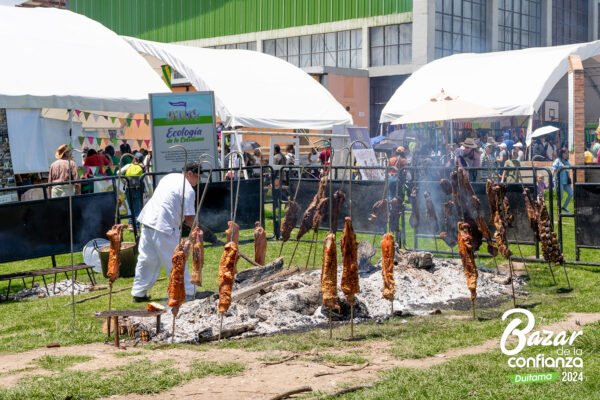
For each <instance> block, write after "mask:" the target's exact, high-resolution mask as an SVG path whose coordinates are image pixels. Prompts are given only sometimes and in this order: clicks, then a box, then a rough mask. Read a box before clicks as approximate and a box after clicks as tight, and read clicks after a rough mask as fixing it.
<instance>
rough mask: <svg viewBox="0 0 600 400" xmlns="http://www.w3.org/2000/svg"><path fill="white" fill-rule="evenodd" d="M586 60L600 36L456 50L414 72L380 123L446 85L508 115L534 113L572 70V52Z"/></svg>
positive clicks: (598, 48)
mask: <svg viewBox="0 0 600 400" xmlns="http://www.w3.org/2000/svg"><path fill="white" fill-rule="evenodd" d="M572 54H577V55H579V56H580V57H581V60H582V61H583V60H586V59H588V58H590V57H595V56H598V55H600V41H595V42H590V43H579V44H573V45H566V46H555V47H536V48H530V49H523V50H511V51H501V52H494V53H482V54H472V53H469V54H456V55H453V56H449V57H445V58H441V59H439V60H435V61H433V62H431V63H429V64H427V65H425V66H423V67H422V68H420V69H419V70H417V71H416V72H415V73H414V74H412V75H411V76H410V77H409V78H408V79H407V80H406V81H405V82H404V83H403V84H402V85H401V86H400V87H399V88H398V90H396V93H394V95H393V96H392V98H391V99H390V101H389V102H388V103H387V104H386V106H385V107H384V109H383V112H382V113H381V117H380V122H391V121H393V120H395V119H397V118H399V117H400V116H402V115H404V114H407V113H408V112H409V111H411V110H412V109H413V108H414V107H415V105H419V104H423V103H425V102H426V101H427V100H428V98H429V97H431V96H432V95H434V94H436V93H439V91H440V90H441V89H444V90H445V91H446V92H447V93H451V94H452V95H454V96H458V97H460V98H461V99H463V100H467V101H470V102H472V103H476V104H480V105H482V106H486V107H489V108H493V109H495V110H496V111H498V112H500V113H502V114H503V116H515V115H518V116H524V115H532V114H533V113H534V112H535V111H536V110H538V109H539V108H540V106H541V105H542V103H543V101H544V100H545V99H546V97H547V96H548V94H549V93H550V91H551V90H552V88H554V86H555V85H556V84H557V83H558V81H559V80H560V79H561V78H562V77H563V76H564V75H565V74H566V73H567V72H568V68H569V63H568V57H569V55H572Z"/></svg>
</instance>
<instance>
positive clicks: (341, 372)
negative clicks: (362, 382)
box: [314, 363, 369, 378]
mask: <svg viewBox="0 0 600 400" xmlns="http://www.w3.org/2000/svg"><path fill="white" fill-rule="evenodd" d="M368 366H369V363H364V364H363V365H361V366H360V367H356V368H350V369H345V370H343V371H336V372H317V373H316V374H315V375H314V376H315V378H318V377H319V376H325V375H337V374H345V373H346V372H356V371H360V370H361V369H365V368H367V367H368Z"/></svg>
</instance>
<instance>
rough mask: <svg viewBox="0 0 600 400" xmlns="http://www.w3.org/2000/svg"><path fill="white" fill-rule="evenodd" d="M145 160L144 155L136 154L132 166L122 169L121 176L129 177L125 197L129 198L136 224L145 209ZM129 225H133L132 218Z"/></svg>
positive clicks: (130, 208)
mask: <svg viewBox="0 0 600 400" xmlns="http://www.w3.org/2000/svg"><path fill="white" fill-rule="evenodd" d="M143 160H144V155H143V154H142V153H140V152H137V153H135V154H134V156H133V160H132V161H131V164H127V165H125V166H124V167H123V168H121V175H125V176H126V177H127V187H126V189H125V196H127V202H128V204H129V211H130V213H131V214H132V215H134V216H135V220H136V222H137V217H138V216H139V215H140V212H141V211H142V207H144V182H143V181H142V178H141V176H142V175H143V174H144V167H143V165H142V161H143ZM129 223H130V224H131V225H133V219H132V218H130V219H129Z"/></svg>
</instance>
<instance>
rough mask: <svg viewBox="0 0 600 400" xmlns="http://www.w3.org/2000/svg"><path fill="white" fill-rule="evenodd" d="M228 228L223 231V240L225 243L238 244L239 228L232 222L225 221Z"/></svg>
mask: <svg viewBox="0 0 600 400" xmlns="http://www.w3.org/2000/svg"><path fill="white" fill-rule="evenodd" d="M227 225H228V226H229V228H227V230H226V231H225V238H226V240H227V242H235V244H238V243H239V241H240V226H239V225H238V224H236V223H235V222H233V221H227Z"/></svg>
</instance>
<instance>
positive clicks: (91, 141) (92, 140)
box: [87, 136, 94, 144]
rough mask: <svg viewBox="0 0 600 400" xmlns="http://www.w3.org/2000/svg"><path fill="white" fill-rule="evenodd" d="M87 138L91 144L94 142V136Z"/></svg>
mask: <svg viewBox="0 0 600 400" xmlns="http://www.w3.org/2000/svg"><path fill="white" fill-rule="evenodd" d="M87 140H88V142H90V144H94V138H93V137H92V136H89V137H88V138H87Z"/></svg>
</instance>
